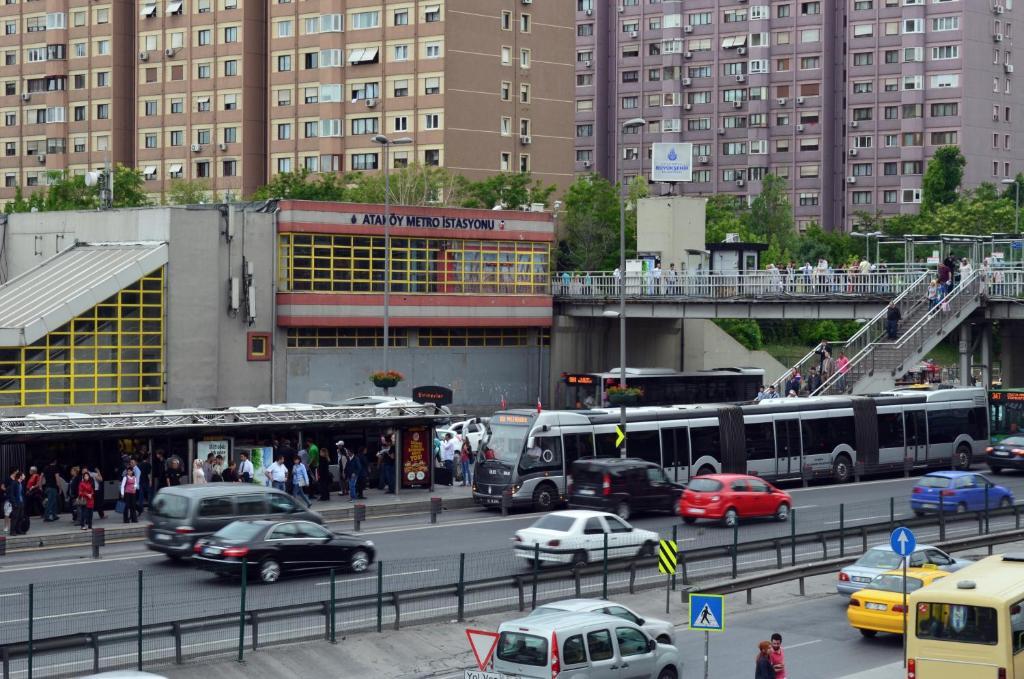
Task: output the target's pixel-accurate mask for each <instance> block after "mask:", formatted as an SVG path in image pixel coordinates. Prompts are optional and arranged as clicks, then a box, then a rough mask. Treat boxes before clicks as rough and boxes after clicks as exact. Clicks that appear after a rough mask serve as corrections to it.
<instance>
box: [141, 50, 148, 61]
mask: <svg viewBox="0 0 1024 679" xmlns="http://www.w3.org/2000/svg"><path fill="white" fill-rule="evenodd" d="M148 59H149V52H139V61H147V60H148Z"/></svg>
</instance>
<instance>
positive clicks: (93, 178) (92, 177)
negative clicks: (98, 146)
mask: <svg viewBox="0 0 1024 679" xmlns="http://www.w3.org/2000/svg"><path fill="white" fill-rule="evenodd" d="M99 183H100V173H99V172H86V173H85V185H86V186H96V185H97V184H99Z"/></svg>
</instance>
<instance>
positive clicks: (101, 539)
mask: <svg viewBox="0 0 1024 679" xmlns="http://www.w3.org/2000/svg"><path fill="white" fill-rule="evenodd" d="M105 544H107V535H106V531H105V530H104V529H103V528H93V529H92V558H94V559H98V558H100V547H102V546H104V545H105Z"/></svg>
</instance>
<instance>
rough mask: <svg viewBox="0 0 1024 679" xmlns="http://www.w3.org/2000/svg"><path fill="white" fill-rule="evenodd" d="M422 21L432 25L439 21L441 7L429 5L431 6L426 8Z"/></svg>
mask: <svg viewBox="0 0 1024 679" xmlns="http://www.w3.org/2000/svg"><path fill="white" fill-rule="evenodd" d="M423 20H424V21H426V22H427V23H428V24H432V23H434V22H436V21H440V20H441V6H440V5H431V6H429V7H427V8H426V11H425V12H424V13H423Z"/></svg>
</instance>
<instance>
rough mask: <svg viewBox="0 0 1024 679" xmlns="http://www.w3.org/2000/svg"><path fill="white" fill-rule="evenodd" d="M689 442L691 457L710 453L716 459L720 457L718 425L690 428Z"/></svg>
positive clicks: (720, 445)
mask: <svg viewBox="0 0 1024 679" xmlns="http://www.w3.org/2000/svg"><path fill="white" fill-rule="evenodd" d="M690 444H691V448H692V450H693V456H692V457H693V459H694V460H696V459H697V458H699V457H701V456H704V455H710V456H711V457H713V458H715V459H716V460H718V461H721V459H722V444H721V440H720V438H719V435H718V427H694V428H692V429H690Z"/></svg>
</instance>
